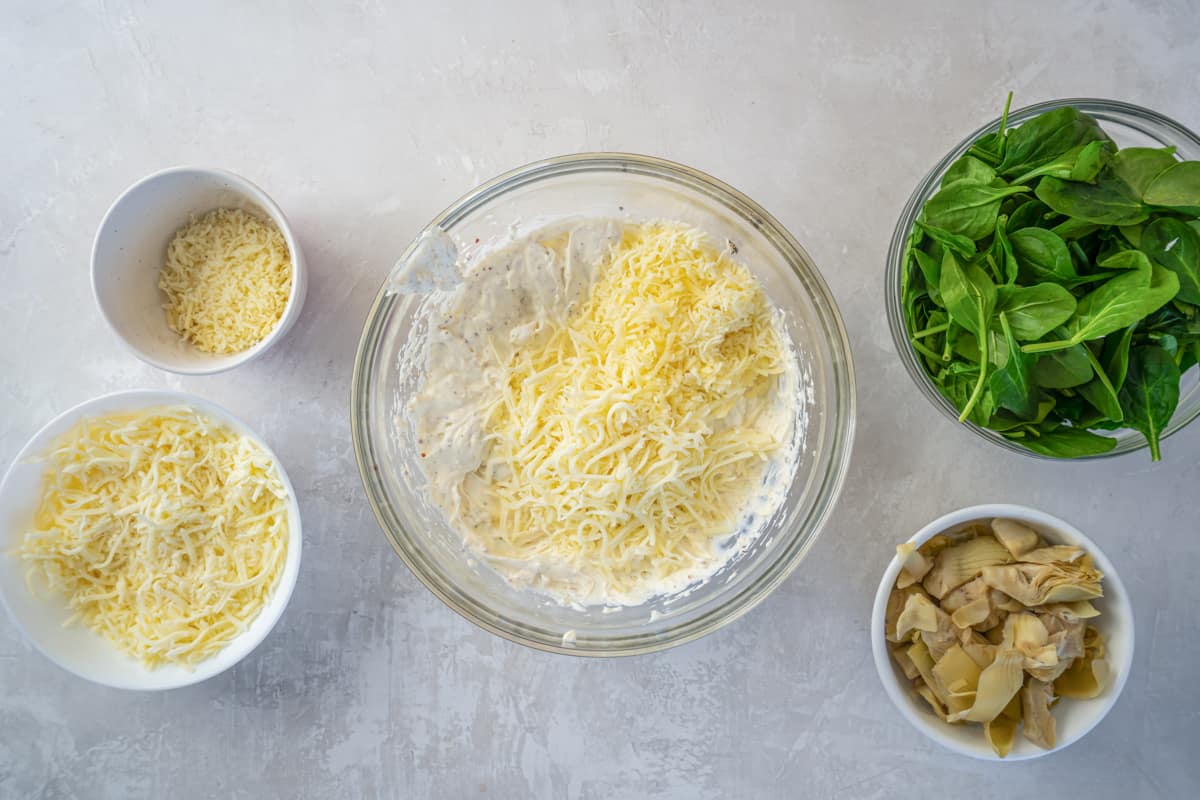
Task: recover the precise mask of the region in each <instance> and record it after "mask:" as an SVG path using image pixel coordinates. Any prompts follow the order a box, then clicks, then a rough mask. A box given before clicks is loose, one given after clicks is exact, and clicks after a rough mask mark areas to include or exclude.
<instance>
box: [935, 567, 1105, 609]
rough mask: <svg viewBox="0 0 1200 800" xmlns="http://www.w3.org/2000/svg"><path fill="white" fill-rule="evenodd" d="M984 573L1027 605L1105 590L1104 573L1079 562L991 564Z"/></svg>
mask: <svg viewBox="0 0 1200 800" xmlns="http://www.w3.org/2000/svg"><path fill="white" fill-rule="evenodd" d="M934 569H935V570H936V569H937V567H936V565H935V566H934ZM981 575H982V576H983V580H984V582H985V583H987V585H988V586H991V587H992V588H993V589H998V590H1000V591H1001V592H1004V593H1005V594H1006V595H1008V596H1009V597H1011V598H1013V599H1014V600H1016V601H1017V602H1019V603H1023V604H1024V605H1026V606H1041V605H1046V604H1047V603H1069V602H1073V601H1076V600H1094V599H1095V598H1097V597H1102V596H1103V594H1104V592H1103V591H1102V590H1101V588H1100V579H1101V578H1102V577H1103V576H1102V575H1101V574H1100V573H1099V572H1097V571H1096V570H1094V569H1090V568H1088V567H1085V566H1083V565H1082V564H1080V563H1073V564H1064V563H1054V564H1001V565H989V566H986V567H983V569H982V570H981ZM927 580H928V579H927ZM926 588H928V585H926ZM931 594H932V592H931Z"/></svg>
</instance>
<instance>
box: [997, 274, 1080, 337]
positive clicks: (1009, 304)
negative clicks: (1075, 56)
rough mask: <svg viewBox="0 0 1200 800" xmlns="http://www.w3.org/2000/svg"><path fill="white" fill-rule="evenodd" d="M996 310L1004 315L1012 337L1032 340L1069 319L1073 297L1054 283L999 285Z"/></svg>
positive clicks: (1073, 304) (1072, 312) (1073, 305)
mask: <svg viewBox="0 0 1200 800" xmlns="http://www.w3.org/2000/svg"><path fill="white" fill-rule="evenodd" d="M996 308H997V309H998V310H999V311H1001V312H1003V313H1004V314H1006V315H1007V316H1008V321H1009V323H1010V324H1011V325H1012V330H1013V334H1014V335H1015V336H1016V338H1018V339H1022V340H1024V341H1027V342H1028V341H1036V340H1037V339H1040V338H1042V337H1043V336H1045V335H1046V334H1047V333H1049V332H1050V331H1052V330H1054V329H1055V328H1057V327H1058V326H1059V325H1062V324H1063V323H1064V322H1066V321H1067V320H1068V319H1070V318H1071V315H1072V314H1074V313H1075V297H1074V296H1073V295H1072V294H1071V293H1070V292H1069V291H1067V290H1066V289H1065V288H1063V287H1062V286H1060V285H1058V284H1057V283H1039V284H1035V285H1034V286H1000V287H998V288H997V289H996Z"/></svg>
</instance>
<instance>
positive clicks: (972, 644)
mask: <svg viewBox="0 0 1200 800" xmlns="http://www.w3.org/2000/svg"><path fill="white" fill-rule="evenodd" d="M959 643H960V644H961V645H962V649H963V651H964V652H965V653H966V654H967V655H969V656H970V657H971V659H972V660H973V661H974V662H975V663H976V664H978V665H979V668H980V669H983V668H984V667H986V666H987V665H988V664H991V663H992V662H993V661H995V659H996V650H997V649H998V648H997V646H996V645H994V644H992V643H991V642H989V641H988V640H987V639H985V638H983V636H981V635H980V634H979V632H978V631H975V630H970V629H968V630H965V631H963V635H962V636H961V637H960V639H959Z"/></svg>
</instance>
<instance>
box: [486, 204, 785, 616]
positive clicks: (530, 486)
mask: <svg viewBox="0 0 1200 800" xmlns="http://www.w3.org/2000/svg"><path fill="white" fill-rule="evenodd" d="M547 246H549V245H547ZM497 357H498V358H500V359H501V361H502V362H504V363H505V367H506V373H507V375H506V378H505V379H504V380H503V381H501V383H500V386H499V391H498V394H499V397H498V398H497V399H496V401H495V402H494V403H493V404H492V406H491V408H490V409H489V410H488V411H487V422H486V424H485V442H486V445H485V455H484V458H483V461H482V463H481V465H480V467H479V468H478V469H477V470H476V471H475V472H474V474H472V475H468V476H467V478H466V481H465V483H464V490H463V492H464V496H465V497H466V498H467V499H468V500H469V502H471V503H472V504H473V505H476V506H482V507H483V508H486V509H487V510H488V511H489V516H490V520H491V522H490V525H489V526H488V527H489V528H490V531H489V532H488V534H487V537H486V542H485V543H484V544H485V547H486V550H487V552H488V555H489V556H491V557H493V559H496V560H500V561H512V562H516V563H525V564H531V565H532V564H536V565H540V566H539V567H538V569H539V570H549V571H551V572H556V573H560V574H561V573H562V571H563V570H564V569H565V570H566V572H567V573H569V574H574V575H577V576H583V577H584V578H586V579H587V581H588V582H589V583H591V584H592V585H595V586H599V587H601V591H600V592H599V595H600V596H603V597H607V598H610V599H615V598H621V597H630V596H634V597H638V596H641V597H644V596H648V595H652V594H654V593H655V590H656V589H657V588H658V587H661V586H664V585H671V584H675V585H678V584H679V582H678V578H680V577H683V578H684V579H685V582H686V581H687V580H691V579H695V578H699V577H703V574H704V572H705V570H706V569H708V570H711V567H712V565H713V563H714V561H715V554H714V542H715V541H717V540H718V539H720V538H721V537H723V536H726V535H728V534H730V533H732V532H733V531H734V530H735V528H736V523H737V520H738V517H739V515H740V513H741V512H742V509H743V507H744V506H745V504H746V502H747V500H748V499H749V497H750V495H751V493H752V491H753V489H754V488H755V487H756V486H757V485H758V483H759V481H760V480H761V477H762V474H763V468H764V466H765V464H766V462H767V461H768V460H769V459H770V458H771V456H772V455H773V454H775V453H776V452H777V451H778V450H779V449H780V447H781V445H782V442H781V441H780V440H779V439H778V438H776V436H774V435H772V433H771V432H769V430H770V429H771V426H768V425H763V424H762V418H763V417H764V416H765V415H766V414H767V413H768V409H769V407H770V405H771V402H772V398H771V391H772V389H773V388H774V386H775V384H776V381H777V378H776V376H778V375H780V374H781V373H783V372H784V371H785V366H786V364H785V350H784V347H783V345H782V343H781V339H780V336H779V333H778V329H777V327H776V323H775V319H774V316H773V313H772V310H771V307H770V305H769V303H768V302H767V300H766V297H765V296H764V295H763V293H762V290H761V289H760V287H759V285H758V284H757V282H756V281H755V279H754V277H753V276H752V275H751V274H750V273H749V271H748V270H746V269H745V268H744V267H743V266H741V265H739V264H737V263H736V262H734V261H733V260H731V258H730V257H729V255H728V253H724V252H717V251H716V250H714V249H713V248H712V247H711V246H710V245H709V244H708V243H707V242H706V240H705V237H704V234H703V233H701V232H699V231H697V230H694V229H690V228H686V227H682V226H680V225H677V224H667V223H654V224H647V225H639V226H628V227H627V228H626V229H625V230H624V232H623V235H622V239H621V241H620V243H619V244H618V245H617V246H616V247H615V248H614V251H613V253H612V255H611V261H610V263H608V264H607V266H606V267H605V268H604V269H603V271H602V272H601V273H600V276H599V279H598V280H597V282H596V283H595V284H594V286H593V287H592V289H591V292H590V295H589V296H588V297H587V299H586V301H585V302H583V303H582V305H581V306H580V307H579V309H578V310H577V311H576V312H575V313H573V314H571V315H570V316H568V317H567V318H566V320H565V322H564V323H563V324H561V325H558V326H557V327H554V328H553V329H551V330H550V331H549V332H548V333H543V334H540V335H539V336H538V337H537V338H536V339H534V340H533V341H531V343H530V345H529V346H527V347H520V348H517V349H516V350H515V352H514V354H513V355H512V356H511V357H510V358H508V359H507V360H505V359H503V358H502V357H500V356H499V352H497Z"/></svg>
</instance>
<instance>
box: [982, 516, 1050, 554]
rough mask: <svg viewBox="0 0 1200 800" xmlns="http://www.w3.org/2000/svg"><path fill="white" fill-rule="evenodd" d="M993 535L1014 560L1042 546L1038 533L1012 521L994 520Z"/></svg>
mask: <svg viewBox="0 0 1200 800" xmlns="http://www.w3.org/2000/svg"><path fill="white" fill-rule="evenodd" d="M992 533H993V534H994V535H995V537H996V541H998V542H1000V544H1002V545H1004V547H1005V549H1007V550H1008V552H1010V553H1012V555H1013V557H1014V558H1020V557H1021V556H1022V555H1024V554H1025V553H1028V552H1029V551H1030V550H1033V549H1035V548H1037V547H1039V546H1041V544H1042V537H1040V536H1038V535H1037V531H1035V530H1033V529H1032V528H1029V527H1028V526H1025V525H1022V524H1021V523H1019V522H1016V521H1014V520H1011V519H994V520H992Z"/></svg>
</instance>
